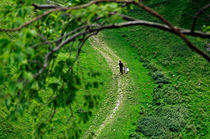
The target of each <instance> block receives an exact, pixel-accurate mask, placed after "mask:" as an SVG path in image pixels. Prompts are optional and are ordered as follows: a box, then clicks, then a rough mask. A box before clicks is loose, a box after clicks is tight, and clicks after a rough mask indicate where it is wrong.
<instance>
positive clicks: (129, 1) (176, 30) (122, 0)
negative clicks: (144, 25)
mask: <svg viewBox="0 0 210 139" xmlns="http://www.w3.org/2000/svg"><path fill="white" fill-rule="evenodd" d="M100 2H116V3H127V4H134V5H136V6H138V7H140V8H142V9H144V10H145V11H147V12H148V13H150V14H151V15H153V16H155V17H157V18H158V19H160V20H161V21H162V22H163V23H165V24H166V25H167V26H168V27H169V28H170V29H171V31H172V32H174V33H175V34H177V35H178V36H179V37H180V38H182V39H183V40H184V42H185V43H186V44H187V45H188V46H189V48H190V49H192V50H193V51H195V52H197V53H198V54H200V55H201V56H203V57H204V58H205V59H207V60H208V61H210V57H209V56H208V55H207V54H205V53H204V52H203V51H202V50H200V49H199V48H198V47H196V46H195V45H193V44H192V43H191V42H190V41H189V40H188V39H187V38H186V37H185V35H184V34H183V33H182V32H181V31H180V30H179V28H176V27H174V26H173V25H172V24H171V23H170V22H169V21H167V20H166V19H165V18H164V17H162V16H161V15H160V14H158V13H157V12H156V11H154V10H152V9H151V8H149V7H147V6H145V5H144V4H143V3H141V2H138V1H135V0H94V1H91V2H89V3H86V4H83V5H79V6H75V7H70V8H65V7H62V8H56V9H52V10H49V11H47V12H45V13H43V14H41V15H39V16H37V17H35V18H33V19H32V20H30V21H28V22H26V23H24V24H23V25H21V26H19V27H18V28H14V29H0V32H14V31H19V30H21V29H22V28H24V27H26V26H28V25H29V24H31V23H33V22H35V21H37V20H39V19H41V18H43V17H44V16H46V15H48V14H50V13H52V12H56V11H66V10H76V9H81V8H86V7H89V6H90V5H92V4H97V3H100ZM112 27H116V28H117V27H118V26H112ZM107 28H108V27H107ZM188 34H189V33H188ZM68 42H69V39H67V40H65V41H64V42H63V43H61V45H59V46H57V47H55V48H54V49H53V51H57V50H59V49H60V48H61V47H62V46H63V45H65V44H66V43H68ZM53 51H51V52H50V53H48V55H46V57H45V60H46V61H45V64H44V67H45V68H46V64H47V63H48V60H47V59H48V58H49V56H50V55H51V54H52V53H53ZM45 68H44V69H45Z"/></svg>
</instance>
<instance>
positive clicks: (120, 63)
mask: <svg viewBox="0 0 210 139" xmlns="http://www.w3.org/2000/svg"><path fill="white" fill-rule="evenodd" d="M119 67H120V73H121V74H123V67H124V66H123V63H122V62H121V60H120V61H119Z"/></svg>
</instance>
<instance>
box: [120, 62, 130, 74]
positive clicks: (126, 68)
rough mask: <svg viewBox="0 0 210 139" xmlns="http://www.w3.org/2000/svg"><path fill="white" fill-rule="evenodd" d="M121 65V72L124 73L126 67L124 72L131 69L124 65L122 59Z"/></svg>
mask: <svg viewBox="0 0 210 139" xmlns="http://www.w3.org/2000/svg"><path fill="white" fill-rule="evenodd" d="M119 67H120V73H121V74H123V68H124V72H125V74H127V73H128V71H129V69H128V67H127V66H126V65H123V63H122V62H121V60H120V61H119Z"/></svg>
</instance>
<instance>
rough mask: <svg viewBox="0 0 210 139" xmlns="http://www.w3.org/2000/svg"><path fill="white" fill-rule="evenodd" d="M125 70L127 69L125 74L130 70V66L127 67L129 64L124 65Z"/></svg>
mask: <svg viewBox="0 0 210 139" xmlns="http://www.w3.org/2000/svg"><path fill="white" fill-rule="evenodd" d="M124 70H125V74H127V73H128V71H129V68H128V67H127V65H125V66H124Z"/></svg>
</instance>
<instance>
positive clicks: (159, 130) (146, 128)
mask: <svg viewBox="0 0 210 139" xmlns="http://www.w3.org/2000/svg"><path fill="white" fill-rule="evenodd" d="M136 131H137V132H141V133H143V134H144V135H146V136H149V137H152V138H167V136H168V134H169V130H168V128H167V126H166V124H165V120H164V119H161V118H157V117H144V118H141V119H140V120H139V122H138V125H137V129H136Z"/></svg>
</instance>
